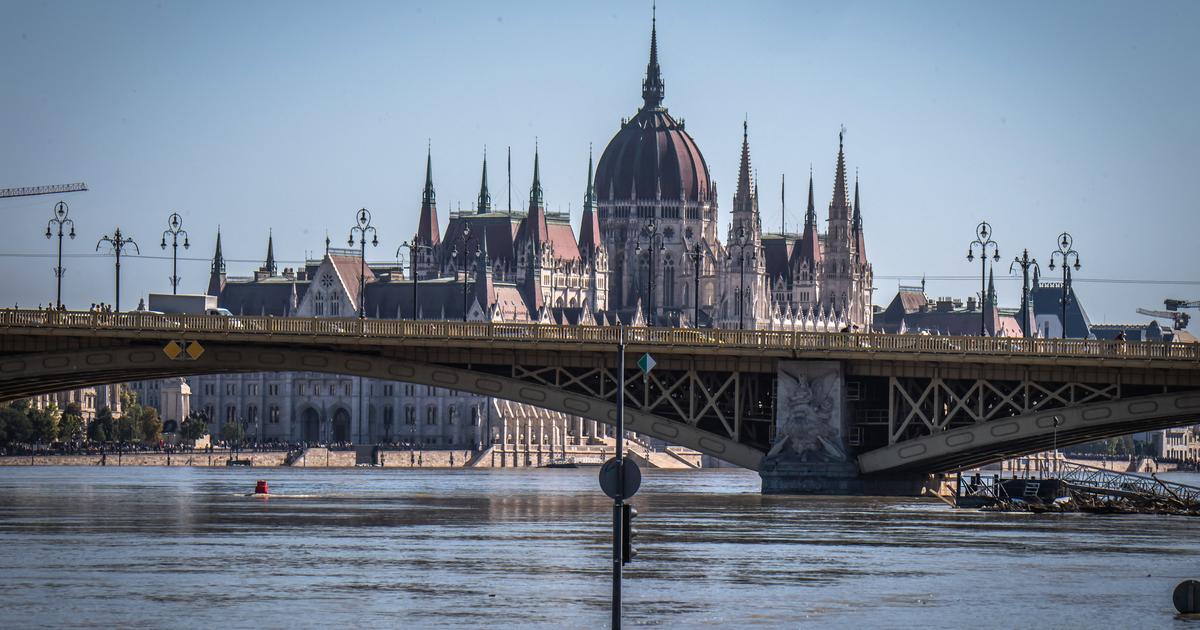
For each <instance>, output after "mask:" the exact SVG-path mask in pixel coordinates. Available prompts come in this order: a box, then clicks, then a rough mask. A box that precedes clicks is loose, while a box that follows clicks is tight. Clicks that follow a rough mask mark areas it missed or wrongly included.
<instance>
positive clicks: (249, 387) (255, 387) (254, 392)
mask: <svg viewBox="0 0 1200 630" xmlns="http://www.w3.org/2000/svg"><path fill="white" fill-rule="evenodd" d="M246 389H247V390H249V391H247V392H246V393H247V394H250V395H251V396H257V395H258V384H257V383H250V384H249V385H247V386H246Z"/></svg>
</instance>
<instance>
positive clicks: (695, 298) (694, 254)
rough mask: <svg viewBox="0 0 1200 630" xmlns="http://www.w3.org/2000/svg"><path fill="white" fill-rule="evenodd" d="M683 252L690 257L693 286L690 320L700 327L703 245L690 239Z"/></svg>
mask: <svg viewBox="0 0 1200 630" xmlns="http://www.w3.org/2000/svg"><path fill="white" fill-rule="evenodd" d="M684 253H685V254H686V255H687V257H688V258H691V259H692V275H693V278H692V280H693V281H694V282H695V286H694V287H693V289H692V321H693V322H694V323H693V326H695V327H696V328H699V327H700V263H702V262H703V261H704V247H703V246H702V245H701V244H700V241H692V242H691V243H690V244H686V245H685V247H684Z"/></svg>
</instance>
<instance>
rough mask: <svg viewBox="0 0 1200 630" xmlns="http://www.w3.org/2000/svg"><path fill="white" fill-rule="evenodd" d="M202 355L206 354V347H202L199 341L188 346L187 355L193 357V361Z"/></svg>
mask: <svg viewBox="0 0 1200 630" xmlns="http://www.w3.org/2000/svg"><path fill="white" fill-rule="evenodd" d="M202 354H204V346H202V345H200V342H199V341H193V342H191V343H189V344H188V346H187V355H188V356H189V357H191V358H192V360H193V361H195V360H196V359H199V358H200V355H202Z"/></svg>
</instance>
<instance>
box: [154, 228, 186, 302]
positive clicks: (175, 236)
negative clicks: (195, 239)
mask: <svg viewBox="0 0 1200 630" xmlns="http://www.w3.org/2000/svg"><path fill="white" fill-rule="evenodd" d="M168 234H170V235H171V295H175V294H176V293H178V292H179V235H180V234H182V235H183V248H184V249H187V248H189V247H191V246H192V245H191V243H188V233H187V230H185V229H183V217H181V216H179V213H178V212H172V213H171V216H170V217H168V218H167V229H166V230H164V231H163V234H162V242H161V243H159V244H158V245H159V247H161V248H163V249H166V248H167V235H168Z"/></svg>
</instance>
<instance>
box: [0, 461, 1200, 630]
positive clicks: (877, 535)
mask: <svg viewBox="0 0 1200 630" xmlns="http://www.w3.org/2000/svg"><path fill="white" fill-rule="evenodd" d="M596 474H597V469H595V468H583V469H579V470H491V471H488V470H472V471H461V470H451V471H445V470H439V471H421V470H416V471H414V470H399V469H393V470H363V469H356V470H314V469H261V470H244V469H229V470H220V469H218V470H210V469H198V468H197V469H191V468H161V469H154V468H114V467H110V468H83V467H79V468H58V467H46V468H7V469H3V470H2V471H0V628H35V627H87V628H193V627H195V628H288V629H293V628H324V627H385V628H424V627H456V626H468V627H515V626H519V627H521V628H600V627H605V626H607V624H608V619H609V597H610V594H611V583H610V572H611V566H612V565H611V547H610V537H611V532H612V521H611V518H612V517H611V515H612V508H611V505H612V504H611V502H609V501H608V500H607V499H605V498H604V497H603V495H601V494H600V492H599V489H598V485H597V482H596ZM259 478H264V479H266V480H267V481H269V482H270V484H271V490H272V492H273V493H277V496H274V497H272V498H269V499H261V498H255V497H248V496H245V493H249V492H251V491H252V490H253V488H254V482H255V480H256V479H259ZM1178 480H1180V481H1184V482H1185V483H1186V482H1188V481H1192V482H1195V481H1198V480H1200V477H1196V476H1192V477H1191V478H1190V479H1188V478H1186V477H1178ZM634 503H635V504H636V506H637V508H638V510H639V511H640V512H641V515H640V516H639V517H638V519H637V529H638V530H640V534H639V536H638V539H637V544H636V546H637V547H638V549H639V552H640V553H639V555H638V557H637V558H636V560H635V561H634V563H633V564H631V565H629V566H627V567H626V580H625V617H624V618H625V623H626V625H628V626H631V627H632V626H660V627H664V628H701V627H703V628H710V627H716V628H752V627H763V628H777V627H784V628H839V627H844V628H969V627H985V628H1031V627H1037V628H1082V627H1099V628H1172V627H1190V628H1200V622H1194V621H1190V620H1186V619H1182V618H1179V617H1177V616H1176V614H1175V611H1174V608H1173V606H1172V605H1171V591H1172V589H1173V588H1174V587H1175V585H1176V584H1177V583H1179V582H1180V581H1182V580H1184V579H1187V578H1200V519H1196V518H1190V519H1189V518H1186V517H1167V516H1097V515H1072V514H1067V515H1029V514H992V513H981V512H974V511H966V510H952V509H950V508H948V507H946V506H945V505H943V504H941V503H939V502H935V501H929V500H916V499H873V498H867V499H863V498H814V497H763V496H760V495H759V494H758V477H757V475H755V474H754V473H750V472H746V471H728V470H726V471H689V472H659V471H649V472H647V473H646V475H645V480H644V483H643V485H642V491H641V492H640V493H639V494H638V495H637V497H636V498H635V499H634Z"/></svg>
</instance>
